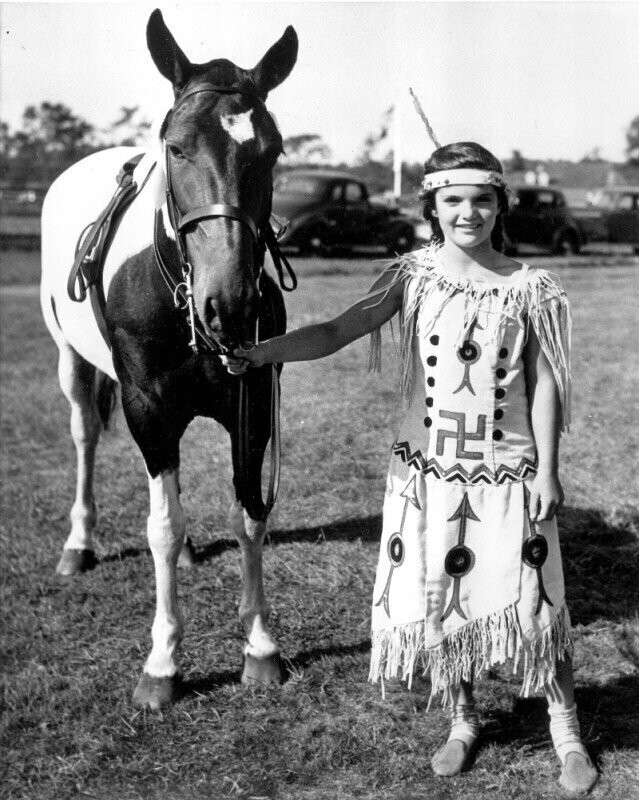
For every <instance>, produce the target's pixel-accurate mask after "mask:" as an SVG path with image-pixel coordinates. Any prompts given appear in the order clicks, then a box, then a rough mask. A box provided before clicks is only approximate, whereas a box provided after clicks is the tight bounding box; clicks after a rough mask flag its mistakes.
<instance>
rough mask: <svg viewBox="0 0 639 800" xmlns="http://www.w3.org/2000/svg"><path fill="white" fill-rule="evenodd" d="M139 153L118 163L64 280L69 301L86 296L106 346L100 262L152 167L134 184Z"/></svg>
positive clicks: (140, 158) (106, 334)
mask: <svg viewBox="0 0 639 800" xmlns="http://www.w3.org/2000/svg"><path fill="white" fill-rule="evenodd" d="M143 156H144V153H139V154H138V155H136V156H133V157H132V158H131V159H129V160H128V161H126V162H125V163H124V164H123V165H122V168H121V169H120V172H119V173H118V175H117V178H116V182H117V189H116V190H115V194H114V195H113V197H112V198H111V200H110V201H109V203H108V205H107V206H106V208H105V209H104V211H102V213H101V214H100V216H99V217H98V218H97V219H96V220H95V221H94V222H91V223H90V224H89V225H88V226H87V227H86V228H85V229H84V230H83V231H82V233H81V234H80V237H79V238H78V243H77V244H76V248H75V258H74V260H73V266H72V267H71V272H70V273H69V278H68V280H67V293H68V295H69V297H70V298H71V300H73V301H74V302H76V303H81V302H82V301H83V300H85V299H86V297H87V294H88V295H89V299H90V301H91V307H92V308H93V313H94V315H95V320H96V322H97V324H98V328H99V329H100V333H101V334H102V338H103V339H104V341H105V342H106V343H107V346H108V347H109V349H111V342H110V340H109V333H108V331H107V327H106V322H105V319H104V310H105V307H106V298H105V296H104V286H103V283H102V276H103V272H104V262H105V259H106V255H107V253H108V251H109V247H110V245H111V242H112V241H113V236H114V234H115V232H116V231H117V229H118V225H119V223H120V220H121V219H122V217H123V216H124V212H125V211H126V210H127V208H128V207H129V206H130V205H131V203H132V202H133V200H134V199H135V197H136V195H137V194H138V193H139V192H140V191H141V189H142V188H143V186H144V183H146V180H147V179H148V177H149V175H150V174H151V172H152V171H153V168H154V167H155V164H153V166H152V167H151V169H150V171H149V173H148V175H147V176H146V178H145V179H144V182H143V184H142V186H140V187H138V185H137V183H136V182H135V181H134V180H133V172H134V170H135V168H136V167H137V165H138V164H139V163H140V161H141V160H142V157H143Z"/></svg>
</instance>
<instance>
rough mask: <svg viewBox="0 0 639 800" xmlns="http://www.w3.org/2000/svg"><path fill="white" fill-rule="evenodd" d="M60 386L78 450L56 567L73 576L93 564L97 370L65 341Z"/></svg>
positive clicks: (97, 423)
mask: <svg viewBox="0 0 639 800" xmlns="http://www.w3.org/2000/svg"><path fill="white" fill-rule="evenodd" d="M58 347H59V351H60V358H59V362H58V377H59V380H60V387H61V389H62V391H63V392H64V394H65V396H66V398H67V399H68V401H69V403H70V404H71V436H72V437H73V442H74V444H75V449H76V453H77V485H76V496H75V502H74V503H73V507H72V508H71V514H70V516H71V533H70V534H69V536H68V538H67V540H66V542H65V544H64V550H63V551H62V556H61V557H60V560H59V562H58V565H57V567H56V572H58V574H60V575H73V574H74V573H77V572H83V571H85V570H87V569H91V568H92V567H94V566H95V555H94V552H93V538H92V531H93V528H94V527H95V523H96V508H95V499H94V497H93V468H94V464H95V450H96V447H97V444H98V439H99V437H100V428H101V423H100V415H99V412H98V408H97V404H96V400H95V393H94V382H95V378H96V369H95V367H93V366H92V365H91V364H89V363H88V361H85V360H84V359H83V358H82V357H81V356H80V355H78V353H76V351H75V350H74V349H73V348H72V347H71V346H70V345H68V344H66V343H64V342H62V343H58Z"/></svg>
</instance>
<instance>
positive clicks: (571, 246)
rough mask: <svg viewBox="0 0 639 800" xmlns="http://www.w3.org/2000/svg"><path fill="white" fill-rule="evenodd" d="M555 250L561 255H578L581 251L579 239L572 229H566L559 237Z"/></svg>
mask: <svg viewBox="0 0 639 800" xmlns="http://www.w3.org/2000/svg"><path fill="white" fill-rule="evenodd" d="M554 250H555V253H556V254H557V255H559V256H576V255H577V254H578V253H579V240H578V239H577V237H576V235H575V234H574V233H572V232H571V231H564V233H561V234H560V235H559V236H558V237H557V241H556V242H555V248H554Z"/></svg>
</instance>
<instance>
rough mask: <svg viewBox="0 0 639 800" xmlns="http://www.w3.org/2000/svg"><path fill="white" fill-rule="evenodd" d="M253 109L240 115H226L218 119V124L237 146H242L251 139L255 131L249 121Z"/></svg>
mask: <svg viewBox="0 0 639 800" xmlns="http://www.w3.org/2000/svg"><path fill="white" fill-rule="evenodd" d="M252 113H253V109H250V110H249V111H244V112H243V113H242V114H227V115H226V116H223V117H220V123H221V125H222V127H223V128H224V130H225V131H226V132H227V133H228V135H229V136H230V137H231V139H235V141H236V142H237V143H238V144H243V143H244V142H248V141H249V140H250V139H253V138H254V136H255V130H254V129H253V122H252V121H251V114H252Z"/></svg>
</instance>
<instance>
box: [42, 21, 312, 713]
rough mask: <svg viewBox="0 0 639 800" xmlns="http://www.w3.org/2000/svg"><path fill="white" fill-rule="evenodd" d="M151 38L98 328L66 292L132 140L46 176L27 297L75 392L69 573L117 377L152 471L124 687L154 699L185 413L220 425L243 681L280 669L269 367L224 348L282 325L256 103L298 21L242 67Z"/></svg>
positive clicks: (167, 634) (269, 85)
mask: <svg viewBox="0 0 639 800" xmlns="http://www.w3.org/2000/svg"><path fill="white" fill-rule="evenodd" d="M147 44H148V47H149V50H150V53H151V56H152V58H153V61H154V63H155V65H156V66H157V68H158V70H159V71H160V73H161V74H162V75H163V76H164V77H165V78H167V79H168V80H169V81H170V82H171V84H172V86H173V93H174V104H173V106H172V108H171V109H170V110H169V112H168V114H167V115H166V117H165V119H164V122H163V124H162V127H161V130H160V136H159V141H158V142H157V147H158V154H157V156H155V155H153V154H147V155H145V156H144V157H143V158H142V161H141V162H140V163H139V164H138V166H137V168H136V170H135V172H134V174H133V178H134V181H135V183H136V186H137V187H138V191H137V194H136V195H135V197H134V199H133V200H132V202H131V203H130V205H129V208H128V209H127V211H126V213H125V214H124V216H123V217H122V218H121V220H120V222H119V225H118V226H117V229H116V230H115V232H112V233H111V236H110V238H111V241H110V246H109V248H108V252H107V255H106V257H105V260H104V267H103V276H102V283H101V287H100V289H101V291H103V299H104V308H103V319H102V322H104V323H105V325H103V328H106V336H103V335H101V333H100V326H99V324H98V321H97V318H96V314H94V311H93V309H92V307H91V305H90V304H89V302H88V301H86V300H85V301H84V302H73V300H72V298H71V297H70V296H69V293H68V292H67V279H68V276H69V270H70V267H71V265H72V264H73V263H74V255H75V248H76V243H77V242H78V240H79V237H80V234H81V232H82V231H83V230H84V229H86V228H87V226H88V225H90V223H91V222H92V221H93V220H95V219H96V218H97V217H98V216H99V215H100V213H101V212H102V210H103V209H104V208H105V206H106V205H107V204H108V202H109V200H110V198H111V196H112V194H113V189H114V187H115V181H114V178H115V175H116V173H117V172H118V170H119V169H120V167H121V166H122V164H123V162H125V161H127V160H128V159H130V157H131V156H132V155H135V154H136V153H137V152H138V150H136V149H133V150H131V148H123V147H118V148H112V149H110V150H105V151H102V152H99V153H96V154H94V155H92V156H89V157H88V158H86V159H84V160H82V161H80V162H79V163H78V164H76V165H74V166H73V167H71V168H70V169H69V170H67V171H66V172H65V173H64V174H63V175H61V176H60V177H59V178H58V179H57V180H56V182H55V183H54V184H53V185H52V187H51V189H50V191H49V193H48V194H47V197H46V200H45V203H44V207H43V216H42V283H41V304H42V310H43V313H44V318H45V321H46V323H47V326H48V328H49V330H50V332H51V335H52V336H53V338H54V340H55V342H56V344H57V346H58V349H59V379H60V385H61V388H62V391H63V392H64V394H65V395H66V397H67V399H68V400H69V402H70V404H71V434H72V437H73V440H74V444H75V448H76V451H77V469H78V472H77V494H76V498H75V502H74V504H73V507H72V510H71V514H70V517H71V523H72V524H71V533H70V535H69V537H68V539H67V540H66V543H65V545H64V550H63V553H62V557H61V559H60V562H59V564H58V572H60V573H62V574H66V575H69V574H72V573H75V572H79V571H83V570H85V569H88V568H91V567H92V566H93V565H94V562H95V558H94V555H93V545H92V529H93V528H94V526H95V523H96V509H95V502H94V495H93V466H94V458H95V450H96V445H97V442H98V437H99V435H100V431H101V428H102V423H103V422H104V420H105V417H106V416H107V413H108V410H109V405H110V402H111V396H112V395H111V392H112V390H114V389H115V386H116V383H119V384H120V387H121V395H122V405H123V408H124V414H125V417H126V421H127V424H128V426H129V428H130V430H131V433H132V435H133V438H134V439H135V441H136V443H137V445H138V446H139V448H140V450H141V452H142V456H143V458H144V461H145V465H146V469H147V472H148V481H149V493H150V510H149V516H148V523H147V535H148V541H149V546H150V549H151V553H152V555H153V561H154V567H155V579H156V597H157V605H156V612H155V618H154V622H153V626H152V648H151V652H150V654H149V656H148V658H147V660H146V663H145V666H144V672H143V674H142V676H141V678H140V680H139V683H138V685H137V688H136V689H135V692H134V695H133V701H134V703H135V704H136V705H138V706H148V707H151V708H155V709H157V708H160V707H161V706H163V705H165V704H167V703H170V702H173V701H174V700H175V699H177V697H178V695H179V693H180V669H179V663H178V648H179V644H180V640H181V638H182V632H183V622H182V617H181V614H180V609H179V607H178V600H177V587H176V567H177V564H178V560H179V559H180V558H186V559H187V560H188V556H189V551H188V548H187V544H188V542H187V539H186V521H185V516H184V513H183V511H182V508H181V506H180V487H179V477H178V470H179V462H180V454H179V444H180V439H181V437H182V434H183V433H184V431H185V429H186V428H187V426H188V425H189V423H190V422H191V421H192V420H193V419H194V418H195V417H196V416H206V417H212V418H214V419H215V420H217V421H218V422H219V423H220V424H221V425H222V426H223V427H224V428H225V429H226V430H227V431H228V433H229V434H230V438H231V444H232V453H233V481H234V486H235V493H236V498H237V500H236V502H235V504H234V507H233V508H232V510H231V525H232V528H233V531H234V533H235V534H236V536H237V538H238V540H239V543H240V548H241V552H242V558H243V570H242V572H243V591H242V598H241V603H240V619H241V622H242V625H243V627H244V630H245V633H246V639H247V643H246V646H245V649H244V670H243V674H242V681H243V682H244V683H247V682H253V681H257V682H261V683H269V682H277V681H280V680H281V679H282V677H283V669H282V663H281V658H280V655H279V648H278V645H277V643H276V641H275V640H274V638H273V636H272V634H271V632H270V630H269V626H268V618H269V608H268V605H267V603H266V599H265V595H264V587H263V581H262V545H263V539H264V534H265V531H266V518H267V516H268V511H269V508H268V504H266V505H265V503H264V501H263V499H262V488H261V469H262V464H263V459H264V452H265V448H266V446H267V443H268V441H269V438H270V436H271V410H272V409H271V406H272V403H273V402H274V401H273V399H272V390H273V383H277V382H278V375H277V372H275V373H274V372H273V371H271V370H270V368H266V369H264V368H262V369H260V370H252V371H251V372H250V373H249V374H247V375H245V376H243V377H242V378H240V377H238V376H234V375H231V374H230V373H229V372H228V371H227V369H226V368H225V366H224V364H223V362H222V360H221V354H222V355H223V354H224V353H225V352H232V350H233V348H234V347H235V346H237V345H238V344H239V343H241V342H244V341H249V340H252V339H254V337H255V334H256V325H259V336H260V337H261V338H266V337H269V336H273V335H276V334H278V333H282V332H283V331H284V330H285V328H286V318H285V309H284V303H283V300H282V294H281V292H280V290H279V288H278V287H277V285H276V284H275V282H274V281H273V280H272V279H271V278H270V277H269V276H268V275H267V274H266V273H265V272H263V270H262V267H263V263H264V252H265V240H266V239H267V234H268V235H271V236H272V230H271V229H270V227H269V220H270V214H271V194H272V170H273V167H274V165H275V162H276V161H277V158H278V156H279V154H280V153H281V152H282V138H281V136H280V133H279V131H278V128H277V126H276V124H275V122H274V120H273V118H272V117H271V116H270V114H269V112H268V111H267V109H266V106H265V100H266V97H267V95H268V93H269V92H270V91H271V90H272V89H274V88H275V87H276V86H278V85H279V84H280V83H281V82H282V81H283V80H284V79H285V78H286V77H288V75H289V73H290V72H291V70H292V68H293V66H294V64H295V61H296V58H297V36H296V34H295V31H294V30H293V28H292V27H290V26H289V27H288V28H287V29H286V31H285V32H284V34H283V36H282V37H281V39H280V40H279V41H278V42H276V43H275V44H274V45H273V46H272V47H271V48H270V49H269V50H268V52H267V53H266V54H265V55H264V57H263V58H262V59H261V60H260V61H259V63H258V64H257V65H256V66H255V67H254V68H253V69H241V68H239V67H237V66H235V65H234V64H233V63H232V62H230V61H228V60H225V59H216V60H214V61H210V62H208V63H206V64H192V63H191V62H190V61H189V60H188V58H187V57H186V56H185V55H184V53H183V52H182V50H181V49H180V48H179V46H178V45H177V43H176V41H175V39H174V38H173V36H172V34H171V33H170V31H169V30H168V28H167V27H166V25H165V23H164V20H163V18H162V14H161V13H160V12H159V11H158V10H156V11H154V12H153V13H152V14H151V16H150V18H149V22H148V25H147ZM167 187H168V189H169V191H168V192H167ZM161 273H162V274H161ZM185 280H186V281H187V283H188V286H186V284H185V283H184V281H185ZM169 286H170V287H171V289H169ZM185 286H186V290H185V288H184V287H185ZM180 289H181V290H182V294H180ZM174 294H176V296H178V298H179V297H182V299H185V297H186V301H187V302H188V300H189V299H190V297H192V298H193V303H192V305H191V307H190V309H189V310H190V312H191V313H190V314H188V315H185V313H184V311H183V310H181V309H180V308H179V307H177V306H176V302H175V298H174V296H173V295H174ZM76 299H77V298H76ZM178 305H179V304H178ZM98 316H99V315H98ZM193 318H197V324H198V331H199V334H198V335H200V336H202V337H203V338H204V339H205V340H206V341H207V342H209V344H210V346H209V347H208V348H201V347H200V348H197V347H195V348H194V347H192V346H190V339H197V337H196V332H195V328H192V327H191V325H190V323H189V320H193ZM191 344H193V342H191ZM109 345H110V347H109ZM242 382H244V387H245V389H246V394H245V395H242V393H241V391H240V384H241V383H242ZM242 397H244V400H242V399H241V398H242ZM241 402H243V403H244V404H245V405H246V406H247V413H246V415H245V418H244V425H239V424H238V404H239V403H241Z"/></svg>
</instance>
